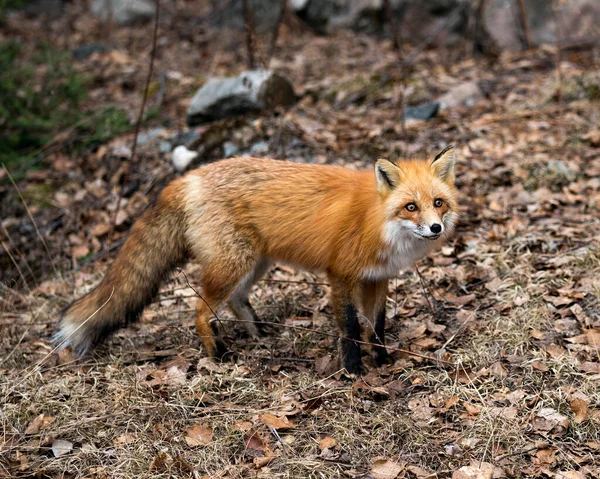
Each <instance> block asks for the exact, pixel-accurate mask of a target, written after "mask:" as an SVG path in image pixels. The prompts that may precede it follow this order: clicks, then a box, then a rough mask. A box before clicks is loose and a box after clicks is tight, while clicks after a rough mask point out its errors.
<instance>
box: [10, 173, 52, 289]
mask: <svg viewBox="0 0 600 479" xmlns="http://www.w3.org/2000/svg"><path fill="white" fill-rule="evenodd" d="M2 168H4V172H5V173H6V176H8V179H9V180H10V182H11V183H12V185H13V186H14V188H15V190H16V191H17V194H18V195H19V198H20V200H21V203H23V206H24V207H25V211H27V216H29V219H30V220H31V223H33V227H34V228H35V232H36V234H37V236H38V238H39V239H40V241H41V242H42V244H43V245H44V249H45V250H46V254H47V255H48V259H49V260H50V264H51V265H52V270H53V271H54V274H55V275H56V277H57V278H60V279H61V281H62V276H61V275H60V273H59V272H58V270H57V269H56V265H55V264H54V260H53V259H52V255H51V254H50V250H49V249H48V245H47V244H46V241H45V240H44V237H43V236H42V234H41V233H40V230H39V229H38V227H37V223H36V222H35V220H34V219H33V215H32V214H31V211H30V209H29V206H27V203H26V202H25V198H23V195H22V194H21V190H19V187H18V186H17V184H16V183H15V180H14V179H13V177H12V176H11V174H10V172H9V171H8V169H7V168H6V166H5V165H4V163H2Z"/></svg>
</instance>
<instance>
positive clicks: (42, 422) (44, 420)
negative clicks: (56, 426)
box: [25, 414, 56, 434]
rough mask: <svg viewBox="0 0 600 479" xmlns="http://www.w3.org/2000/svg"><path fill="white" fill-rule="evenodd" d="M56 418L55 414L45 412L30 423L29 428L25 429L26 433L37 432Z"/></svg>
mask: <svg viewBox="0 0 600 479" xmlns="http://www.w3.org/2000/svg"><path fill="white" fill-rule="evenodd" d="M54 419H56V418H55V417H54V416H46V415H45V414H40V415H39V416H37V417H36V418H35V419H34V420H33V421H31V422H30V423H29V426H27V429H25V434H37V433H38V432H40V431H41V430H42V429H44V428H45V427H46V426H47V425H48V424H50V423H51V422H52V421H54Z"/></svg>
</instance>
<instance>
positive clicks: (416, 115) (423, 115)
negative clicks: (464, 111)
mask: <svg viewBox="0 0 600 479" xmlns="http://www.w3.org/2000/svg"><path fill="white" fill-rule="evenodd" d="M439 109H440V102H439V101H432V102H429V103H423V104H421V105H417V106H408V107H406V108H405V109H404V120H430V119H431V118H434V117H435V116H436V115H437V113H438V110H439Z"/></svg>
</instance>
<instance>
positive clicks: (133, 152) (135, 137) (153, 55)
mask: <svg viewBox="0 0 600 479" xmlns="http://www.w3.org/2000/svg"><path fill="white" fill-rule="evenodd" d="M159 16H160V0H156V9H155V10H154V30H153V32H152V51H151V52H150V65H149V67H148V76H147V77H146V85H145V86H144V93H143V96H142V106H141V107H140V113H139V114H138V117H137V121H136V123H135V133H134V135H133V146H132V148H131V158H130V159H129V162H128V163H127V166H126V167H125V171H124V172H123V177H122V180H121V188H120V190H119V196H118V198H117V206H116V208H115V213H114V214H113V216H112V219H111V221H110V228H109V232H108V242H109V243H111V242H112V237H113V234H114V230H115V223H116V221H117V215H118V214H119V210H120V209H121V201H122V200H123V195H124V193H125V186H126V184H127V180H128V177H129V173H130V172H131V165H132V163H133V162H134V161H135V159H136V156H135V155H136V152H137V143H138V136H139V134H140V128H141V126H142V121H143V119H144V110H145V109H146V102H147V101H148V92H149V90H150V80H152V74H153V72H154V59H155V58H156V37H157V36H158V19H159Z"/></svg>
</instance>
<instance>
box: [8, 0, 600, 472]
mask: <svg viewBox="0 0 600 479" xmlns="http://www.w3.org/2000/svg"><path fill="white" fill-rule="evenodd" d="M81 8H82V7H80V6H78V5H73V6H72V7H71V11H68V12H67V14H66V15H65V18H62V19H60V20H56V21H53V22H49V25H48V35H50V36H56V41H57V42H58V43H59V44H60V43H61V42H63V43H64V44H65V45H69V46H72V45H73V44H83V43H86V42H90V41H92V40H93V39H97V40H100V39H102V38H103V37H102V35H103V33H102V32H103V30H102V26H101V25H100V24H98V23H97V22H96V21H95V20H93V19H92V18H91V17H89V16H88V15H87V14H85V13H82V12H81V11H80V10H81ZM195 15H198V13H195ZM185 17H186V12H181V11H180V12H177V13H176V12H168V13H165V15H164V16H163V19H162V23H161V32H160V34H159V35H160V38H159V45H161V47H160V49H159V52H158V55H157V64H156V68H155V70H156V71H157V72H162V73H164V75H165V77H166V79H167V80H166V81H167V89H166V94H164V95H163V96H164V99H163V101H162V103H161V105H160V111H159V114H158V118H156V119H154V120H150V123H148V124H146V126H145V132H146V133H148V132H150V131H152V130H153V129H155V130H156V131H157V132H158V133H157V134H156V135H154V137H152V135H150V134H149V135H148V137H152V138H150V139H149V140H147V141H145V142H143V143H142V144H141V146H140V157H139V158H140V159H139V162H138V163H137V164H136V165H135V166H134V167H133V168H132V171H131V174H130V176H129V178H128V180H127V181H128V185H130V186H129V187H128V189H127V192H126V195H125V204H124V205H122V208H121V210H122V213H121V215H120V218H118V220H117V230H116V235H115V242H116V244H118V242H119V240H120V239H121V238H123V237H124V235H125V234H126V232H127V230H128V228H129V227H130V225H131V223H132V221H133V220H134V218H135V217H136V216H137V215H138V214H139V213H140V212H141V211H142V210H143V208H144V207H145V206H146V205H147V204H148V203H149V202H150V201H151V200H152V199H153V198H154V197H155V196H156V194H157V192H158V191H159V190H160V188H161V187H162V186H163V185H164V184H165V183H166V182H167V181H168V180H169V179H171V178H173V177H175V173H174V171H173V169H172V167H171V165H170V162H169V157H168V154H162V153H159V151H160V149H159V147H160V142H161V141H164V140H165V139H169V138H172V137H173V136H174V135H176V134H177V132H178V131H179V130H180V129H181V128H182V127H183V124H182V121H183V120H182V119H183V118H184V112H185V107H186V105H187V101H188V100H189V98H190V94H191V93H192V92H193V91H194V89H195V88H197V87H198V86H199V85H200V84H201V83H202V81H203V75H208V74H209V73H210V74H235V73H237V72H239V71H240V70H242V69H243V65H244V62H245V58H244V51H243V43H242V40H243V39H242V37H241V36H240V34H238V33H234V32H231V33H230V34H229V35H222V34H219V33H218V32H216V31H215V30H211V29H210V28H209V27H208V26H206V28H203V29H190V28H183V29H175V28H172V27H170V26H171V25H181V24H186V25H187V23H185ZM15 18H16V20H15ZM75 19H76V21H75ZM17 20H18V21H17ZM37 21H38V20H35V19H32V18H24V17H11V18H9V19H8V26H9V28H11V29H12V30H11V31H12V32H13V34H15V33H14V32H17V34H18V35H21V36H22V37H23V38H28V36H29V35H31V32H34V31H36V29H35V27H36V25H37V24H36V22H37ZM67 21H70V22H72V23H70V25H71V26H72V28H71V29H69V30H68V31H69V32H70V33H69V34H63V33H64V32H65V31H67V29H65V28H63V27H64V26H65V22H67ZM181 22H184V23H181ZM149 28H150V27H149V26H147V27H144V28H140V29H133V28H116V29H115V30H114V40H113V44H114V45H115V46H116V47H117V49H116V50H114V51H112V52H104V53H95V54H93V55H92V56H90V57H88V58H87V59H86V60H83V61H81V62H80V63H79V64H78V68H80V69H81V70H82V71H85V72H87V74H89V75H92V77H93V78H95V79H96V80H97V81H96V82H95V83H94V85H93V87H91V90H90V98H91V99H93V101H96V102H100V103H119V104H122V105H125V106H126V108H127V109H128V112H129V113H130V116H131V117H132V118H133V117H134V116H135V112H136V111H137V108H138V106H139V101H140V99H141V94H140V93H139V89H138V87H139V88H141V85H143V78H144V75H145V69H146V68H147V55H146V54H147V52H148V41H147V40H148V38H147V30H148V31H149ZM59 32H61V35H58V33H59ZM279 45H280V48H279V49H278V51H277V54H276V57H275V58H274V59H273V61H272V64H271V66H273V67H275V68H277V69H279V70H281V71H282V72H283V73H285V74H286V75H288V77H289V78H290V79H291V80H292V82H293V83H294V86H295V88H296V90H297V93H299V94H301V95H302V99H301V100H300V102H299V104H298V105H297V106H296V107H294V108H292V109H291V110H289V111H287V112H280V114H279V115H277V116H273V115H265V116H263V117H262V118H245V119H239V120H227V121H222V122H217V123H215V124H212V125H209V126H204V127H202V128H200V129H199V130H194V131H195V132H196V134H197V136H198V139H197V140H196V144H195V148H201V151H202V155H201V160H200V161H201V162H202V161H212V160H214V159H217V158H219V157H220V156H222V154H223V143H224V142H229V143H230V144H231V145H233V146H234V147H235V148H236V150H237V151H238V154H244V153H247V152H250V151H252V152H253V154H255V155H260V154H264V155H265V156H275V157H278V158H283V157H287V158H292V159H294V160H298V161H311V162H317V163H336V164H345V165H348V166H349V167H364V166H368V165H370V164H371V163H372V162H373V160H374V159H375V158H376V157H379V156H389V157H394V156H398V155H413V154H430V153H431V152H432V151H435V150H437V149H440V148H442V147H443V146H445V145H446V144H448V143H453V144H455V145H456V146H457V148H458V152H459V158H460V160H459V164H458V166H457V170H458V186H459V189H460V191H461V208H462V211H463V216H462V221H461V223H460V225H459V228H458V232H457V234H456V236H455V238H454V239H453V240H452V241H451V242H449V243H448V244H447V245H446V246H445V247H444V248H443V249H442V250H441V251H439V252H437V253H435V254H434V255H432V256H431V257H430V258H428V259H425V260H423V261H421V262H419V264H418V267H419V271H420V274H421V276H422V280H421V278H420V277H419V276H418V275H417V273H416V272H415V271H408V272H405V273H403V274H402V275H401V276H400V277H399V278H398V279H396V280H393V281H391V282H390V290H389V294H388V330H387V331H388V332H387V335H388V337H389V344H390V345H392V346H393V347H396V348H400V349H405V350H409V351H412V352H414V353H418V354H421V355H429V356H431V357H432V358H434V359H431V360H428V359H424V358H422V357H419V356H413V355H410V354H407V353H396V361H395V363H394V364H392V365H389V366H386V367H383V368H380V369H376V368H375V367H374V365H373V364H372V363H368V366H369V372H368V374H367V375H366V376H364V377H362V378H358V379H356V378H355V379H351V378H348V377H346V376H344V374H342V372H340V371H339V365H338V362H337V349H336V342H337V341H336V339H335V338H334V337H333V336H332V335H335V333H336V331H335V328H334V326H333V322H332V318H331V316H332V311H331V307H330V305H329V303H328V289H329V288H328V285H327V283H326V281H325V279H324V278H323V277H321V276H319V275H313V274H310V273H305V272H298V271H296V270H294V269H292V268H288V267H285V266H279V267H276V268H273V269H272V270H271V271H270V272H269V274H268V276H267V277H266V278H265V280H263V281H261V282H260V283H259V284H258V286H257V287H256V288H255V289H254V290H253V292H252V295H251V301H252V303H253V304H254V305H255V307H256V309H257V311H258V313H259V315H260V316H261V318H262V319H263V320H265V321H267V322H270V323H277V324H278V325H269V326H267V327H266V330H267V335H266V336H265V338H264V339H263V340H261V341H254V340H251V339H249V338H247V337H245V334H244V332H243V328H242V327H241V325H239V324H236V323H235V322H233V321H231V320H233V319H234V318H233V316H232V315H231V314H230V313H229V312H228V311H227V310H223V311H220V312H219V318H220V320H221V321H222V323H223V326H222V329H223V332H224V336H225V339H226V342H227V344H228V345H229V347H230V349H231V350H232V351H234V352H235V353H236V356H235V358H234V360H233V361H231V362H227V363H223V364H218V363H214V362H212V361H210V360H208V359H207V358H206V357H205V355H204V352H203V351H202V347H201V346H200V341H199V339H198V337H197V335H196V333H195V331H194V330H193V325H192V320H191V319H192V314H193V308H194V304H195V301H196V298H195V293H194V291H193V290H192V289H191V288H190V287H189V285H188V284H187V281H186V279H185V277H184V275H183V274H182V273H180V272H177V273H176V274H174V276H173V278H172V280H171V281H170V282H169V283H168V284H166V285H164V287H163V288H162V290H161V293H160V296H159V297H158V298H157V299H156V301H155V302H154V303H153V304H152V305H151V306H150V307H149V308H148V309H147V310H146V311H145V313H144V315H143V318H142V320H141V321H140V322H139V323H138V324H136V325H132V326H131V327H129V328H128V329H125V330H121V331H119V332H118V333H117V334H116V335H115V336H114V337H113V338H112V339H111V340H110V341H109V342H108V343H107V344H106V345H103V346H101V347H99V348H98V349H97V350H96V351H95V352H94V353H93V354H92V355H91V356H89V357H87V358H84V359H82V360H75V358H73V357H72V356H71V354H70V353H69V352H68V351H64V352H61V353H59V354H56V353H53V352H52V348H53V345H52V344H51V341H50V337H51V334H52V333H53V332H55V326H56V325H55V320H56V317H57V315H58V312H59V311H60V309H61V308H63V307H64V306H65V305H67V304H68V303H69V302H70V301H72V300H73V299H75V298H76V297H78V296H80V295H81V294H83V293H85V292H86V291H88V290H89V289H90V288H92V287H93V286H94V285H95V284H97V282H98V281H99V279H100V278H101V276H102V272H103V271H104V270H105V269H106V267H107V265H108V264H109V263H110V261H111V260H112V259H113V257H114V251H113V250H110V249H108V248H107V244H108V242H107V233H108V229H107V226H106V225H107V224H108V221H109V218H110V215H111V213H112V212H114V210H115V201H116V199H115V198H116V194H115V192H116V191H118V185H119V181H120V179H121V175H122V174H123V171H124V164H125V161H126V158H127V154H128V151H129V150H128V148H129V147H130V145H131V136H130V135H128V136H124V137H119V138H117V139H116V140H113V141H112V142H111V143H109V144H107V145H104V146H102V147H100V148H99V149H97V150H95V151H88V152H85V153H83V154H82V155H81V156H78V157H74V156H73V157H71V156H67V155H65V154H63V153H62V152H61V148H60V144H61V143H60V141H59V142H58V144H57V147H56V148H53V149H52V150H51V151H49V153H48V154H47V156H46V157H45V160H44V167H45V169H43V170H41V171H30V172H28V173H26V174H25V177H24V179H23V180H20V181H19V182H18V185H19V188H20V189H21V190H22V191H23V192H24V197H25V199H26V201H28V202H29V204H30V208H31V211H32V215H33V217H34V219H35V221H36V224H37V225H38V227H39V230H40V232H41V234H42V235H44V237H45V239H46V242H47V245H48V249H49V251H50V255H48V254H46V252H45V251H44V248H43V246H42V245H41V243H40V242H39V238H38V237H37V236H36V234H35V231H34V229H33V227H32V223H31V220H30V219H29V217H28V215H27V214H26V211H25V210H24V207H23V204H22V202H21V201H20V199H19V197H18V195H17V193H16V191H15V189H14V187H12V186H11V185H10V183H9V182H7V181H5V180H6V178H5V177H3V178H2V180H3V181H2V183H1V186H0V188H1V191H2V197H1V199H0V201H1V202H2V211H3V215H2V221H3V223H2V225H3V235H8V236H10V238H8V236H7V238H6V239H5V243H6V244H7V247H10V249H9V251H12V252H14V257H15V262H16V263H17V264H19V265H20V269H21V273H22V274H21V275H19V274H18V271H17V270H16V268H12V269H11V268H10V265H9V266H7V268H6V269H5V271H8V273H7V276H6V277H5V276H3V278H2V298H1V301H2V304H1V306H0V312H1V314H2V316H1V319H0V326H1V329H2V333H3V334H2V335H1V337H0V358H1V359H0V375H1V376H0V378H1V379H0V395H1V397H2V401H1V402H0V423H1V424H2V428H1V435H0V476H6V477H33V476H36V477H79V476H85V477H99V478H104V477H133V476H138V475H141V476H149V477H182V476H191V477H215V478H241V477H264V478H272V477H290V478H299V477H355V478H358V477H362V478H369V477H372V478H395V477H412V478H426V477H456V478H461V477H492V476H493V477H550V478H581V477H598V476H599V475H600V464H599V462H598V459H597V458H598V457H599V454H600V434H599V424H600V397H599V394H598V381H599V380H600V300H599V299H598V298H599V296H598V294H599V292H600V279H599V278H600V253H599V251H598V240H599V238H600V235H599V233H598V230H599V228H598V227H599V226H600V221H599V219H598V218H599V211H600V180H599V179H598V178H599V176H600V140H599V136H600V133H599V132H598V127H597V126H594V125H598V123H599V120H600V119H599V112H600V109H599V108H598V106H599V99H598V93H597V92H598V88H600V87H599V86H598V85H600V78H599V77H598V75H597V72H598V63H597V61H598V60H597V57H595V59H594V56H593V55H592V53H591V52H589V51H573V52H567V53H565V54H563V65H562V66H563V68H562V75H563V85H562V102H560V103H558V102H557V101H556V99H557V89H558V86H557V82H556V69H555V52H554V51H553V50H552V49H544V48H542V49H540V50H537V51H536V52H532V53H527V54H503V55H502V56H501V57H500V58H499V59H497V61H495V62H493V63H488V62H487V61H486V60H480V61H475V60H473V59H472V58H471V57H470V56H469V55H465V54H464V51H466V50H461V49H456V48H455V49H434V50H425V51H423V52H421V53H420V54H419V55H418V56H417V57H416V58H417V59H416V63H415V65H414V66H413V68H412V70H411V74H410V77H409V79H408V82H407V86H406V89H405V92H404V96H405V99H406V102H407V104H417V103H420V102H422V101H428V100H431V99H433V98H436V97H439V96H441V95H443V94H445V93H447V92H448V91H451V90H452V89H453V87H455V86H457V85H462V84H464V83H466V82H471V81H477V82H479V85H480V87H481V90H482V91H483V98H481V99H479V100H478V101H476V102H475V104H474V105H470V106H466V107H456V108H452V109H449V110H446V111H444V112H442V113H441V115H440V116H439V117H437V118H435V119H433V120H431V121H429V122H426V123H425V122H420V123H409V124H407V125H406V129H405V131H403V129H402V125H401V123H400V122H399V120H398V118H399V109H398V98H399V96H400V92H401V90H402V88H401V76H400V74H399V71H398V66H397V58H396V55H395V53H394V52H393V51H392V49H391V46H390V43H389V42H388V41H381V40H377V39H376V38H373V37H366V36H357V35H354V34H350V33H344V32H342V33H339V34H336V35H333V36H329V37H318V36H314V35H312V34H311V33H309V32H306V31H295V30H293V29H290V28H284V29H283V31H282V34H281V37H280V40H279ZM404 48H405V49H407V51H408V52H410V51H412V49H413V48H414V47H410V46H406V47H404ZM594 62H595V63H594ZM594 75H596V76H594ZM594 85H595V88H596V90H594ZM154 88H155V89H160V85H156V86H155V87H154ZM152 100H153V98H152V95H151V101H152ZM154 100H155V98H154ZM153 122H154V123H153ZM164 125H167V126H164ZM253 147H254V150H253V149H252V148H253ZM3 175H4V173H3ZM41 186H43V188H41ZM40 192H43V193H44V194H45V195H46V196H47V197H45V198H43V201H35V199H36V198H37V197H36V196H35V194H38V193H40ZM5 259H6V260H7V264H9V263H8V259H7V258H6V254H5V257H4V258H3V261H4V260H5ZM52 262H53V263H54V264H55V266H56V267H57V268H58V269H60V270H61V271H62V277H61V278H56V277H54V275H53V272H52V268H51V263H52ZM185 273H186V275H187V277H189V278H190V281H191V282H192V284H193V283H194V277H195V274H194V273H195V268H194V266H193V265H188V266H187V267H186V268H185ZM310 330H313V331H310ZM435 358H438V359H441V360H443V361H444V362H439V361H436V360H435ZM365 359H366V358H365ZM366 360H367V361H368V359H366Z"/></svg>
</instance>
